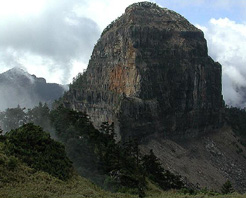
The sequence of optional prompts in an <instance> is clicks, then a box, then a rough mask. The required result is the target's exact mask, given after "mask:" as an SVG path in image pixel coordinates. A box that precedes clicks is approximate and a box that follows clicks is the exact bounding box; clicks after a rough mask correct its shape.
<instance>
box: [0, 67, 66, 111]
mask: <svg viewBox="0 0 246 198" xmlns="http://www.w3.org/2000/svg"><path fill="white" fill-rule="evenodd" d="M64 91H65V89H64V87H62V86H61V85H59V84H56V83H46V80H45V79H44V78H38V77H36V76H35V75H31V74H29V73H27V72H26V71H24V70H23V69H21V68H18V67H15V68H12V69H10V70H8V71H6V72H4V73H2V74H0V96H1V97H0V110H4V109H6V108H11V107H16V106H17V105H20V106H21V107H27V108H30V107H33V106H35V105H37V104H38V103H39V102H43V103H44V102H46V103H47V104H48V105H51V103H52V102H53V101H54V100H56V99H58V98H59V97H61V96H62V95H63V93H64Z"/></svg>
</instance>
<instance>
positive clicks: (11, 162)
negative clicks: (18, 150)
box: [7, 156, 18, 170]
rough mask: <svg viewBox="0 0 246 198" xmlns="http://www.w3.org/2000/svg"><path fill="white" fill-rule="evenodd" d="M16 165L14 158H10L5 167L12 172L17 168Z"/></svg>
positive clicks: (16, 161)
mask: <svg viewBox="0 0 246 198" xmlns="http://www.w3.org/2000/svg"><path fill="white" fill-rule="evenodd" d="M17 164H18V160H17V159H16V158H15V157H13V156H11V157H10V158H9V161H8V163H7V167H8V169H9V170H14V169H15V168H16V167H17Z"/></svg>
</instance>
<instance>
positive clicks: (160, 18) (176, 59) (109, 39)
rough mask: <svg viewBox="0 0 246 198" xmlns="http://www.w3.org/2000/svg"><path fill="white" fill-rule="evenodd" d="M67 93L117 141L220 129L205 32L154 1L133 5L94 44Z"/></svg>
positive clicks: (70, 102) (215, 70) (69, 101)
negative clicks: (109, 125) (109, 127)
mask: <svg viewBox="0 0 246 198" xmlns="http://www.w3.org/2000/svg"><path fill="white" fill-rule="evenodd" d="M77 81H79V82H80V83H77V85H76V86H73V85H72V86H71V89H70V90H69V92H68V93H67V94H66V95H65V96H64V104H65V105H66V106H68V107H70V108H73V109H76V110H79V111H86V112H87V113H88V114H89V116H90V117H91V119H92V121H93V122H94V124H95V126H99V125H100V124H101V122H103V121H109V122H115V127H116V130H117V132H118V135H119V137H121V138H123V139H125V138H127V137H128V136H135V137H138V138H140V139H141V138H143V137H146V136H147V135H150V134H153V133H159V134H162V135H163V136H176V137H184V136H195V135H197V134H200V133H203V132H206V131H207V129H208V128H218V127H220V126H221V124H222V112H223V97H222V94H221V89H222V87H221V65H220V64H219V63H215V62H214V61H213V60H212V59H211V58H210V57H209V56H208V54H207V44H206V40H205V39H204V35H203V33H202V31H200V30H199V29H197V28H196V27H195V26H193V25H191V24H190V23H189V22H188V21H187V20H186V19H184V18H183V17H182V16H181V15H179V14H177V13H175V12H173V11H170V10H168V9H165V8H160V7H158V6H157V5H155V4H153V3H149V2H142V3H136V4H133V5H131V6H129V7H128V8H127V9H126V12H125V13H124V14H123V15H122V16H121V17H120V18H119V19H117V20H116V21H114V22H112V24H110V25H109V26H108V27H107V28H106V29H105V30H104V31H103V33H102V36H101V38H100V39H99V41H98V43H97V44H96V46H95V48H94V50H93V53H92V56H91V60H90V62H89V66H88V69H87V71H86V72H85V73H84V74H83V76H81V77H80V78H79V79H78V80H77Z"/></svg>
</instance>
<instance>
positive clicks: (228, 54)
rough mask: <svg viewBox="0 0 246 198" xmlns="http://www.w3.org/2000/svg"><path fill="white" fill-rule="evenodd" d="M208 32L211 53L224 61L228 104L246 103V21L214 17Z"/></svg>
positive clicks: (223, 76)
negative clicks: (240, 21) (242, 22)
mask: <svg viewBox="0 0 246 198" xmlns="http://www.w3.org/2000/svg"><path fill="white" fill-rule="evenodd" d="M198 28H200V29H202V30H203V31H204V33H205V37H206V39H207V42H208V49H209V55H210V56H211V57H212V58H213V59H214V60H215V61H218V62H220V63H221V65H222V69H223V70H222V83H223V95H224V99H225V101H226V103H227V104H229V105H233V106H240V107H244V106H245V105H246V97H245V96H246V93H244V92H245V90H246V89H245V88H246V53H245V52H246V24H239V23H236V22H235V21H232V20H230V19H228V18H220V19H211V20H210V21H209V25H208V26H207V27H202V26H198Z"/></svg>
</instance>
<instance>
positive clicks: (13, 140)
mask: <svg viewBox="0 0 246 198" xmlns="http://www.w3.org/2000/svg"><path fill="white" fill-rule="evenodd" d="M5 137H6V140H5V144H4V151H5V153H6V154H7V155H9V156H10V158H9V160H10V161H9V162H8V167H9V168H11V169H14V168H15V167H16V166H17V162H18V161H17V159H16V158H18V159H19V160H21V161H22V162H24V163H26V164H27V165H28V166H30V167H31V168H33V169H35V170H37V171H44V172H47V173H49V174H51V175H52V176H54V177H57V178H60V179H62V180H66V179H68V178H70V177H71V176H72V170H73V169H72V163H71V161H70V160H69V159H68V158H67V156H66V153H65V148H64V146H63V145H62V144H61V143H59V142H56V141H54V140H53V139H51V138H50V134H48V133H46V132H44V131H43V130H42V128H41V127H38V126H35V125H33V124H31V123H29V124H25V125H23V126H22V127H20V128H18V129H15V130H11V131H10V132H8V133H6V134H5Z"/></svg>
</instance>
